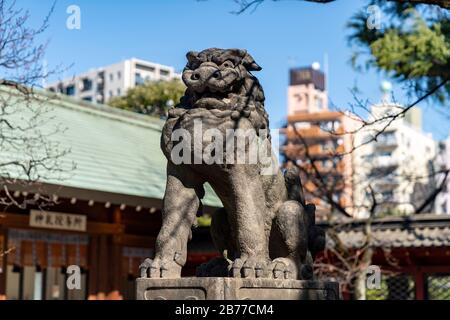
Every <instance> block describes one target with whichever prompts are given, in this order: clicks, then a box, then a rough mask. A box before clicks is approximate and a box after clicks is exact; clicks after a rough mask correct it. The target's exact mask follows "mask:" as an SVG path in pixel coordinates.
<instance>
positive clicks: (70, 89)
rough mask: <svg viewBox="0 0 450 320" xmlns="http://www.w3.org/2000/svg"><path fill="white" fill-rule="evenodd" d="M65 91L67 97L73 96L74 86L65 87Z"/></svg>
mask: <svg viewBox="0 0 450 320" xmlns="http://www.w3.org/2000/svg"><path fill="white" fill-rule="evenodd" d="M65 91H66V92H65V93H66V94H67V95H68V96H73V95H75V86H74V85H70V86H67V87H66V90H65Z"/></svg>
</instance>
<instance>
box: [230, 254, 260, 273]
mask: <svg viewBox="0 0 450 320" xmlns="http://www.w3.org/2000/svg"><path fill="white" fill-rule="evenodd" d="M268 265H269V260H267V259H264V258H261V257H251V256H249V257H246V256H244V257H241V258H238V259H236V260H234V261H233V263H232V264H231V268H230V276H231V277H233V278H267V268H268Z"/></svg>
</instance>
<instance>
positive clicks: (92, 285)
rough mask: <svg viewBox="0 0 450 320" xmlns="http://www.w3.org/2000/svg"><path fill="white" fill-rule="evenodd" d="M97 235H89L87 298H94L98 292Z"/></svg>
mask: <svg viewBox="0 0 450 320" xmlns="http://www.w3.org/2000/svg"><path fill="white" fill-rule="evenodd" d="M98 254H99V252H98V237H97V236H93V235H91V236H90V237H89V256H88V258H89V261H88V265H89V287H88V300H96V299H97V292H98Z"/></svg>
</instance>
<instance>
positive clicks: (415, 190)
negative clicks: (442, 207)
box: [354, 101, 436, 217]
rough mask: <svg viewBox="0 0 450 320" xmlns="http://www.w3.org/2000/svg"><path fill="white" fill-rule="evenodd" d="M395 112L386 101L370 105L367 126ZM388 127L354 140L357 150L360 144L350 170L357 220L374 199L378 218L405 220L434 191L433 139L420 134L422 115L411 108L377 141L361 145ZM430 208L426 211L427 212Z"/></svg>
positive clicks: (383, 124) (363, 132) (377, 126)
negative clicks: (379, 214)
mask: <svg viewBox="0 0 450 320" xmlns="http://www.w3.org/2000/svg"><path fill="white" fill-rule="evenodd" d="M399 108H401V106H400V105H396V104H393V103H389V102H386V101H384V102H382V103H380V104H378V105H374V106H372V108H371V117H370V118H369V121H370V120H373V119H381V118H382V117H383V116H385V115H388V114H389V113H398V112H399V110H400V109H399ZM388 122H389V120H384V121H380V122H377V123H376V124H374V125H371V126H370V127H367V128H364V130H361V131H360V132H358V133H357V134H356V135H355V141H356V145H362V147H361V148H360V150H359V152H358V159H357V161H355V168H354V170H355V171H354V172H355V176H354V179H355V184H354V186H355V193H354V201H355V205H356V207H357V208H358V216H360V217H365V216H367V214H368V211H369V210H370V208H371V207H372V204H373V203H374V201H373V197H372V195H375V203H377V206H376V210H375V211H376V212H377V213H382V214H398V215H403V214H409V213H412V212H414V211H415V209H416V208H417V206H418V205H420V204H421V203H423V201H424V200H425V199H426V197H427V196H428V195H429V193H430V192H431V191H432V190H433V188H434V187H435V180H434V177H433V174H432V173H433V163H434V161H435V157H436V145H435V142H434V140H433V138H432V136H431V134H427V133H424V132H423V131H422V130H421V110H420V109H419V108H412V109H410V110H409V111H408V112H407V113H406V115H405V116H404V117H400V118H397V119H396V120H394V121H393V122H392V123H391V124H390V125H389V126H388V127H387V128H386V129H384V130H383V132H382V133H381V134H380V135H379V136H378V137H377V139H376V141H372V142H370V143H367V144H364V142H366V141H369V140H370V139H371V137H373V136H374V135H375V134H376V133H377V132H379V131H382V129H383V128H384V127H386V124H387V123H388ZM432 209H433V208H431V206H430V207H429V208H427V209H426V210H427V211H428V212H430V211H432Z"/></svg>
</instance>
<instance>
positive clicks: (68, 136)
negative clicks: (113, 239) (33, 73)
mask: <svg viewBox="0 0 450 320" xmlns="http://www.w3.org/2000/svg"><path fill="white" fill-rule="evenodd" d="M0 94H5V92H4V91H3V92H0ZM42 94H43V95H48V94H44V93H42ZM45 104H46V106H47V107H49V108H50V112H49V114H50V116H51V117H52V118H53V119H52V120H51V121H48V122H47V123H46V124H45V125H46V126H54V125H55V124H57V123H59V124H61V125H62V126H63V128H65V130H64V131H63V132H62V133H59V134H58V136H56V137H52V138H54V139H56V140H57V141H58V142H60V144H61V147H62V148H65V149H70V152H69V153H68V154H67V155H65V159H64V160H65V161H70V162H73V163H74V164H75V165H76V168H75V170H74V171H73V172H71V174H70V176H68V177H66V178H65V179H63V180H58V181H51V180H47V181H45V180H44V181H42V182H47V183H56V184H59V185H63V186H69V187H75V188H80V189H86V190H97V191H104V192H111V193H117V194H123V195H133V196H140V197H146V198H154V199H162V197H163V195H164V189H165V183H166V174H165V173H166V159H165V157H164V155H163V153H162V151H161V150H160V146H159V143H160V135H161V129H162V125H163V123H164V122H163V121H162V120H159V119H156V118H153V117H149V116H145V115H140V114H136V113H132V112H128V111H124V110H119V109H115V108H112V107H109V106H106V105H99V104H92V103H88V102H84V101H80V100H75V99H72V98H69V97H67V96H62V95H57V96H56V98H52V99H46V100H45ZM203 203H204V204H205V205H209V206H220V201H219V199H218V198H217V196H216V195H215V194H214V192H213V191H212V189H211V188H210V187H209V186H207V188H206V196H205V198H204V199H203Z"/></svg>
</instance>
